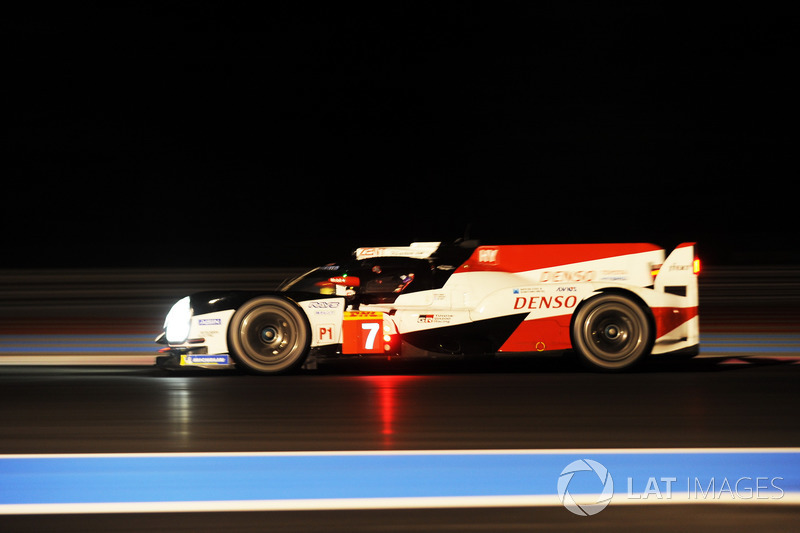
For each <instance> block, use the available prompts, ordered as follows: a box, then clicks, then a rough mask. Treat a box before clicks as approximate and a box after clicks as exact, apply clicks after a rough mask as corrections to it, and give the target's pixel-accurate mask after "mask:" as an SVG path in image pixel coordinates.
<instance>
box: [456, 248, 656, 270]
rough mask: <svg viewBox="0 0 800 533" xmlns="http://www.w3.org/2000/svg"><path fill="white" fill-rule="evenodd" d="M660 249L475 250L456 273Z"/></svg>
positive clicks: (526, 267)
mask: <svg viewBox="0 0 800 533" xmlns="http://www.w3.org/2000/svg"><path fill="white" fill-rule="evenodd" d="M661 249H662V248H659V247H658V246H656V245H654V244H648V243H610V244H522V245H503V246H479V247H478V248H476V249H475V251H474V252H473V253H472V255H471V256H470V258H469V259H467V261H466V262H465V263H464V264H462V265H461V266H460V267H458V269H457V270H456V272H481V271H500V272H524V271H527V270H536V269H540V268H550V267H555V266H560V265H568V264H571V263H583V262H586V261H597V260H598V259H607V258H609V257H617V256H621V255H631V254H638V253H643V252H654V251H659V250H661Z"/></svg>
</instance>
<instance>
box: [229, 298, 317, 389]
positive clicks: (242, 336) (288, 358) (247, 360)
mask: <svg viewBox="0 0 800 533" xmlns="http://www.w3.org/2000/svg"><path fill="white" fill-rule="evenodd" d="M310 338H311V336H310V326H309V325H308V320H307V319H306V317H305V314H304V313H303V312H302V311H301V310H300V309H299V308H298V307H297V306H296V305H294V304H293V303H292V302H290V301H288V300H285V299H283V298H278V297H275V296H261V297H258V298H254V299H252V300H250V301H248V302H246V303H245V304H244V305H242V306H241V307H240V308H239V309H237V310H236V312H235V313H234V315H233V318H232V319H231V323H230V326H229V328H228V345H229V347H230V350H231V355H233V357H234V359H235V360H236V362H237V363H239V364H240V365H241V366H243V367H244V368H245V369H246V370H249V371H250V372H254V373H258V374H280V373H286V372H289V371H291V370H294V369H296V368H298V367H299V366H300V365H302V364H303V362H304V361H305V359H306V356H307V355H308V350H309V345H310Z"/></svg>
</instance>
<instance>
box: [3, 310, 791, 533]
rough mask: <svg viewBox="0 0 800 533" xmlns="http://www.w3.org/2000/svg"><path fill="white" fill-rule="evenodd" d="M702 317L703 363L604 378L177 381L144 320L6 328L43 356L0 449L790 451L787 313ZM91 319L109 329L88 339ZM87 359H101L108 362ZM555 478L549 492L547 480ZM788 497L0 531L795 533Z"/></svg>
mask: <svg viewBox="0 0 800 533" xmlns="http://www.w3.org/2000/svg"><path fill="white" fill-rule="evenodd" d="M701 316H704V318H703V320H704V327H703V356H702V357H700V358H697V359H694V360H690V361H682V362H672V363H669V364H667V363H664V364H652V365H648V366H646V367H645V368H642V369H640V370H638V371H636V372H631V373H624V374H612V375H608V374H599V373H594V372H587V371H583V370H580V369H578V368H576V367H575V366H574V364H573V363H574V361H571V360H570V359H569V358H566V359H537V360H527V359H509V360H497V361H491V362H483V361H450V360H442V361H432V362H430V361H429V362H408V361H398V360H393V361H383V360H381V361H355V362H352V361H351V362H346V363H345V362H342V363H337V364H330V365H326V366H324V367H321V368H320V369H318V370H317V371H308V372H301V373H299V374H297V375H291V376H281V377H274V378H273V377H270V378H264V377H257V376H250V375H246V374H241V373H238V372H184V373H176V374H175V373H166V372H163V371H161V370H157V369H154V368H152V367H150V366H148V365H147V364H146V363H147V360H146V359H142V358H146V357H152V356H151V355H149V356H148V355H147V352H145V351H143V350H149V348H147V347H146V346H145V343H146V342H148V341H147V339H145V336H147V337H148V338H152V335H150V334H149V333H147V332H145V331H141V329H142V328H144V329H147V328H149V327H150V325H149V324H148V323H147V322H146V321H145V322H142V323H138V324H134V323H133V322H132V321H130V320H127V321H126V322H125V323H126V324H127V326H126V327H115V326H114V321H113V320H110V319H108V321H107V322H103V321H96V322H95V324H94V325H93V326H86V328H85V329H84V330H81V328H79V327H76V324H71V325H70V327H69V328H67V329H68V330H69V331H70V332H72V335H71V336H68V335H64V331H61V332H60V333H61V336H58V334H59V332H58V331H55V332H54V333H53V336H50V337H46V336H42V334H41V333H42V332H41V331H39V330H37V329H36V328H37V327H38V326H36V325H35V324H29V325H28V326H27V328H28V329H26V327H23V324H22V323H17V324H15V325H13V331H12V330H11V329H9V328H11V326H9V325H8V324H6V327H7V329H6V331H4V332H3V333H4V334H5V335H4V336H2V343H0V350H4V352H3V353H1V354H0V356H2V357H6V358H15V357H17V358H18V357H22V356H27V357H30V358H31V359H30V360H31V361H34V360H37V359H36V357H38V358H40V359H38V360H37V361H39V362H40V363H42V364H37V365H23V366H20V365H19V363H18V362H17V363H16V364H13V365H7V366H3V367H0V405H2V411H0V420H2V423H0V455H3V456H4V457H8V456H15V457H16V456H18V455H19V454H26V456H28V454H30V455H31V456H34V457H35V456H39V455H41V454H55V455H57V456H58V457H63V455H62V454H80V455H87V456H89V455H88V454H112V456H115V455H116V454H145V456H146V457H150V455H148V454H152V455H153V456H159V457H161V456H163V455H164V454H171V455H167V457H179V456H180V455H181V454H187V453H189V454H200V456H201V457H206V455H203V454H209V453H211V454H220V453H222V454H235V453H238V452H258V453H267V454H269V453H270V452H317V451H326V452H360V451H370V452H380V453H384V452H386V453H390V454H391V453H395V452H398V451H415V452H422V451H433V452H443V451H447V450H461V451H466V452H469V451H478V450H480V451H483V452H486V451H493V452H497V451H500V452H502V451H508V450H526V451H536V450H551V451H552V450H572V451H575V457H591V455H589V453H590V452H591V453H599V452H598V451H602V450H630V449H647V450H663V449H669V450H675V449H677V450H684V451H686V449H690V450H689V451H691V450H695V451H696V450H719V449H730V448H736V449H748V450H755V451H758V452H761V451H767V450H774V449H781V450H785V449H791V450H793V451H795V452H796V451H797V450H798V447H799V446H800V424H798V423H797V415H796V414H797V412H798V409H799V408H800V388H798V384H800V364H798V361H800V338H799V336H798V331H800V327H798V326H800V321H799V320H798V314H797V313H796V311H795V310H794V309H793V308H792V309H789V310H782V311H780V312H776V310H774V309H772V310H771V311H770V312H767V311H765V310H764V309H759V308H752V309H748V310H746V311H742V310H741V309H734V308H719V309H714V310H712V312H710V313H706V314H705V315H701ZM103 323H105V324H106V325H107V327H106V328H105V329H103V328H100V330H98V327H97V324H103ZM50 326H51V332H53V330H52V324H51V325H50ZM126 328H127V329H126ZM65 331H66V330H65ZM115 331H118V333H115ZM12 333H13V334H12ZM26 335H27V336H28V337H26ZM45 337H46V338H45ZM34 338H36V339H37V340H35V341H34V340H33V339H34ZM98 357H104V358H105V359H102V361H103V364H99V362H100V361H101V359H98ZM109 357H110V358H111V359H109ZM53 358H57V359H55V360H54V359H53ZM68 361H73V362H77V363H79V364H77V365H74V364H67V362H68ZM109 361H111V362H116V363H117V364H110V363H109ZM54 362H56V363H59V364H54ZM301 455H302V454H301ZM357 455H358V454H357ZM794 457H795V458H796V457H797V455H796V454H795V455H794ZM679 460H680V459H679ZM562 462H563V461H562ZM564 464H565V465H566V463H564ZM782 468H784V469H785V470H784V471H781V472H780V474H781V477H782V478H786V479H788V481H783V480H781V481H778V482H777V483H778V484H783V483H790V484H791V483H793V482H794V481H792V480H793V479H796V478H797V477H798V476H799V475H800V472H798V470H800V467H798V464H797V460H796V459H792V461H791V462H788V463H786V464H785V465H784V466H783V467H782ZM652 473H653V475H654V476H655V477H656V478H658V477H659V476H660V475H661V474H656V470H653V471H652ZM348 475H350V474H348V472H347V471H344V472H342V473H341V485H346V484H347V483H348ZM616 478H617V476H615V479H616ZM8 479H9V478H8V477H6V480H8ZM718 479H719V478H718ZM707 480H708V478H707V477H706V478H704V481H703V483H704V484H705V481H707ZM556 481H557V480H556V479H553V480H552V481H549V480H548V481H546V483H552V485H553V486H555V484H556ZM639 481H641V480H639ZM0 483H7V484H8V481H5V482H0ZM616 483H617V488H616V492H622V493H624V491H625V486H624V485H625V483H624V477H621V478H619V479H617V480H616ZM678 483H679V484H680V481H679V482H678ZM662 488H663V486H662ZM784 488H785V489H787V490H786V494H785V495H786V498H785V499H784V500H783V501H779V500H776V499H770V498H766V499H765V500H768V501H764V500H758V501H756V500H754V499H739V500H738V501H735V502H722V501H720V500H718V499H714V498H708V497H705V498H702V501H698V499H697V498H695V501H693V502H689V503H687V502H685V501H680V500H679V499H675V500H673V501H670V502H666V503H665V502H664V501H663V500H659V501H655V500H653V503H652V504H651V503H650V502H649V501H648V502H647V503H645V504H640V505H619V504H617V502H616V500H615V501H612V503H611V504H610V505H609V507H608V508H606V509H604V510H603V511H602V512H599V513H597V514H595V515H593V516H577V515H575V514H573V513H571V512H569V511H568V510H567V509H565V507H564V506H562V505H502V506H497V507H495V506H490V505H476V506H470V505H460V506H459V505H458V504H456V505H455V506H450V507H442V508H424V506H420V507H417V508H414V506H411V508H401V509H391V508H380V509H340V510H331V509H320V510H307V509H303V510H295V511H292V510H278V511H276V510H269V511H265V510H245V511H238V512H231V511H224V510H219V511H216V512H188V511H187V512H174V511H170V510H166V511H163V512H132V513H125V512H108V513H104V512H96V511H95V512H89V513H81V512H77V513H75V512H69V513H63V514H58V513H56V514H49V513H33V514H7V515H0V530H2V531H4V532H5V531H45V530H47V531H51V530H57V531H144V530H151V531H166V530H169V531H184V530H186V531H193V532H198V531H219V530H222V529H225V530H232V531H580V530H591V531H611V530H615V531H618V530H630V531H644V530H646V531H666V530H670V531H673V530H676V529H679V530H703V531H731V530H737V531H744V530H750V529H756V528H759V529H762V530H766V531H796V530H798V528H799V527H800V503H799V502H798V501H796V499H793V498H790V497H788V496H789V493H790V492H791V491H793V490H794V488H793V487H786V486H784ZM3 491H5V493H6V494H8V493H10V492H13V487H9V486H8V485H6V486H2V485H0V493H2V492H3Z"/></svg>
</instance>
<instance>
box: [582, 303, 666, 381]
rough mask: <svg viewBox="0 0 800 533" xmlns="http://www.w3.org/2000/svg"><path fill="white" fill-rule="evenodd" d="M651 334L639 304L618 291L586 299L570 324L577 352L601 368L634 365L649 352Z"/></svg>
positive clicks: (618, 367)
mask: <svg viewBox="0 0 800 533" xmlns="http://www.w3.org/2000/svg"><path fill="white" fill-rule="evenodd" d="M652 336H653V333H652V328H651V326H650V321H649V320H648V318H647V315H646V314H645V312H644V310H643V309H642V307H641V306H640V305H638V304H637V303H636V302H634V301H633V300H632V299H630V298H628V297H626V296H622V295H618V294H603V295H600V296H597V297H595V298H592V299H591V300H589V301H587V302H586V303H585V304H584V305H583V306H581V307H580V309H578V311H577V312H576V313H575V320H574V322H573V326H572V344H573V347H574V348H575V350H576V351H577V352H578V355H579V356H580V357H581V358H582V359H583V361H584V362H585V363H588V364H589V365H590V366H592V367H594V368H597V369H601V370H623V369H627V368H630V367H632V366H634V365H635V364H637V363H638V362H640V361H641V360H642V359H644V357H645V356H646V355H647V354H648V353H650V350H651V349H652Z"/></svg>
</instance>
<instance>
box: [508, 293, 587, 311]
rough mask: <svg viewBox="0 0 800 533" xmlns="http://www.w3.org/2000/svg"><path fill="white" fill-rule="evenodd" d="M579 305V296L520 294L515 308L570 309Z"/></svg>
mask: <svg viewBox="0 0 800 533" xmlns="http://www.w3.org/2000/svg"><path fill="white" fill-rule="evenodd" d="M576 305H578V297H577V296H531V297H528V296H518V297H517V298H516V300H514V309H561V308H562V307H563V308H564V309H570V308H572V307H575V306H576Z"/></svg>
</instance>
